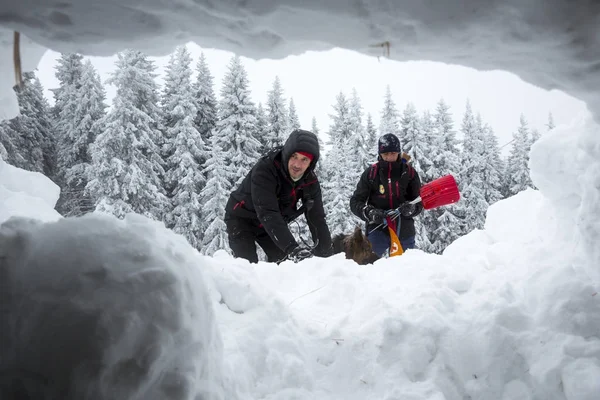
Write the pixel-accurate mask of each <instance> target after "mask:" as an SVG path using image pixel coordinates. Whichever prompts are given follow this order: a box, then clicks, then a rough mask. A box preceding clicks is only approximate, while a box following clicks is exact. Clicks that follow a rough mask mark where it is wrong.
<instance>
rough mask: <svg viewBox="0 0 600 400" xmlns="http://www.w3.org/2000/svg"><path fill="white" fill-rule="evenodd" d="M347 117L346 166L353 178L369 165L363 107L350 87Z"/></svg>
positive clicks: (354, 90)
mask: <svg viewBox="0 0 600 400" xmlns="http://www.w3.org/2000/svg"><path fill="white" fill-rule="evenodd" d="M348 118H349V124H350V137H349V138H348V140H349V150H350V151H351V152H352V153H350V154H349V158H350V159H349V160H348V165H347V167H348V168H349V170H348V173H350V174H352V175H353V178H355V179H356V182H358V179H359V178H360V174H361V173H362V171H364V169H365V168H366V167H367V166H368V165H369V152H368V148H367V146H368V142H367V130H366V128H365V126H364V125H363V122H362V121H363V108H362V104H361V102H360V98H359V97H358V93H357V92H356V89H352V97H351V98H350V104H349V110H348Z"/></svg>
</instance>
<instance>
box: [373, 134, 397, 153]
mask: <svg viewBox="0 0 600 400" xmlns="http://www.w3.org/2000/svg"><path fill="white" fill-rule="evenodd" d="M377 147H378V149H379V150H378V153H379V154H381V153H392V152H393V153H400V140H399V139H398V137H397V136H396V135H394V134H392V133H386V134H385V135H383V136H382V137H380V138H379V144H378V146H377Z"/></svg>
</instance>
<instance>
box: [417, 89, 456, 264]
mask: <svg viewBox="0 0 600 400" xmlns="http://www.w3.org/2000/svg"><path fill="white" fill-rule="evenodd" d="M449 110H450V108H449V107H448V105H447V104H446V103H445V102H444V100H440V101H439V102H438V105H437V107H436V112H435V114H434V115H433V131H432V144H431V146H430V153H431V154H430V159H431V163H432V164H431V166H430V167H429V169H428V170H427V171H425V176H426V178H427V180H426V181H431V180H433V179H437V178H440V177H442V176H444V175H447V174H452V175H454V176H455V177H457V176H458V173H459V171H460V169H461V168H460V161H459V156H458V155H459V152H458V149H457V140H456V132H455V131H454V122H453V121H452V116H451V114H450V112H449ZM459 184H460V182H459ZM464 218H465V210H464V207H463V205H462V204H461V203H457V204H454V205H451V206H444V207H441V208H438V209H433V210H428V211H427V213H426V214H425V215H424V216H423V218H422V220H423V222H424V224H425V228H426V230H427V234H428V239H429V242H430V243H431V248H429V249H423V250H425V251H429V252H434V253H441V252H442V251H443V250H444V249H445V248H446V246H448V245H449V244H450V243H452V242H453V241H454V240H456V239H457V238H458V237H459V236H460V235H461V233H462V232H463V231H464Z"/></svg>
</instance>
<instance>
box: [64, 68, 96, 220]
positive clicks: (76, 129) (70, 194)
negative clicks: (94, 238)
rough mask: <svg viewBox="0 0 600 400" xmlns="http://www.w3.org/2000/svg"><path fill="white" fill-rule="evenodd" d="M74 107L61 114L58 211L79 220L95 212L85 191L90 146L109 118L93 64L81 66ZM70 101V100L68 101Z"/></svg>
mask: <svg viewBox="0 0 600 400" xmlns="http://www.w3.org/2000/svg"><path fill="white" fill-rule="evenodd" d="M70 88H71V89H73V88H77V89H76V90H75V91H73V92H72V91H71V89H70V90H65V91H63V92H62V93H63V94H65V95H66V94H67V93H70V95H72V97H71V101H72V102H71V103H69V105H68V106H67V107H65V108H63V109H62V110H60V111H59V112H58V119H57V127H58V129H59V130H60V142H59V145H60V152H59V168H60V171H61V174H60V182H61V186H62V191H61V197H60V199H59V201H58V204H57V209H58V210H59V212H61V213H62V214H63V215H65V216H77V215H82V214H85V213H87V212H90V211H93V209H94V201H93V200H92V199H91V198H90V196H89V193H87V192H86V191H85V187H86V185H87V183H88V180H89V176H88V169H89V167H90V163H91V161H92V156H91V153H90V146H91V145H92V143H94V141H95V140H96V137H97V136H98V134H99V133H100V132H101V131H102V130H103V127H102V123H103V122H102V119H103V118H104V117H105V115H106V103H105V101H106V92H105V90H104V87H103V86H102V82H101V81H100V76H99V75H98V72H97V71H96V69H95V68H94V66H93V65H92V62H91V61H90V60H86V61H85V62H84V63H83V64H82V65H81V71H80V74H79V80H78V81H77V82H73V83H72V85H71V86H70ZM65 100H66V99H65Z"/></svg>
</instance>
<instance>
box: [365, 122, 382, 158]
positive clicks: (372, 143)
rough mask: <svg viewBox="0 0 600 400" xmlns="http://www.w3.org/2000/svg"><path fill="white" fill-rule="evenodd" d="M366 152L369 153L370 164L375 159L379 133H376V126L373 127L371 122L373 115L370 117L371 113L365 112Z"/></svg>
mask: <svg viewBox="0 0 600 400" xmlns="http://www.w3.org/2000/svg"><path fill="white" fill-rule="evenodd" d="M366 130H367V152H368V155H369V164H372V163H374V162H376V161H377V156H378V155H379V154H378V151H377V141H378V139H379V135H377V128H375V124H374V123H373V117H371V113H368V114H367V126H366Z"/></svg>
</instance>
